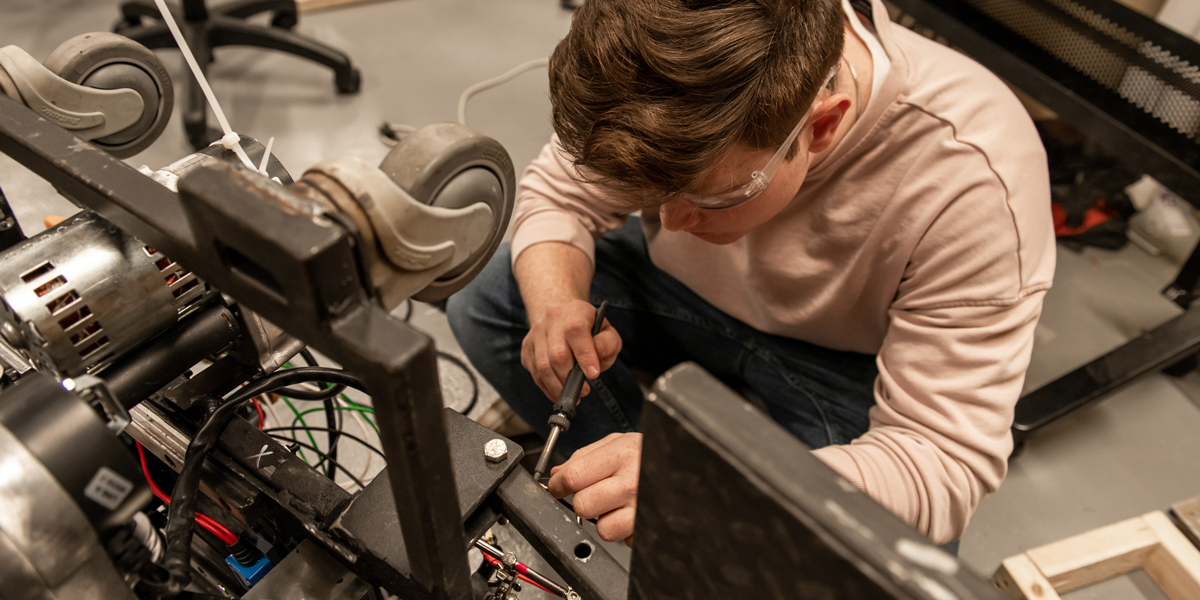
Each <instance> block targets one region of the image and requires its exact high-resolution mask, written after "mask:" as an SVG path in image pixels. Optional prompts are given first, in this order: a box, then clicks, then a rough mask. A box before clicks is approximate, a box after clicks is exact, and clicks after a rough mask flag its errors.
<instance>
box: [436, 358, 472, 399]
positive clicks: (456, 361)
mask: <svg viewBox="0 0 1200 600" xmlns="http://www.w3.org/2000/svg"><path fill="white" fill-rule="evenodd" d="M437 355H438V358H444V359H446V360H448V361H450V363H451V364H453V365H454V366H456V367H458V368H460V369H462V370H463V373H466V374H467V380H468V381H470V382H471V401H470V402H467V407H466V408H464V409H462V410H459V409H457V408H455V409H454V410H456V411H457V412H458V414H460V415H465V414H467V413H469V412H471V409H472V408H475V403H476V402H478V401H479V380H477V379H475V373H472V372H471V367H468V366H467V363H465V362H463V360H462V359H461V358H459V357H457V356H454V355H453V354H448V353H446V352H442V351H441V350H438V353H437Z"/></svg>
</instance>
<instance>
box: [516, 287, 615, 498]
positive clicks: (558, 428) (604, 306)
mask: <svg viewBox="0 0 1200 600" xmlns="http://www.w3.org/2000/svg"><path fill="white" fill-rule="evenodd" d="M606 312H608V300H605V301H603V302H601V303H600V308H597V309H596V320H595V322H593V323H592V337H596V335H597V334H598V333H600V328H601V327H603V326H604V313H606ZM583 381H584V377H583V368H582V367H580V366H579V363H578V362H576V363H575V366H574V367H571V372H570V373H567V381H566V382H565V383H563V389H562V393H560V394H559V395H558V402H556V403H555V404H554V412H553V413H551V414H550V437H548V438H546V448H545V449H543V450H542V456H541V457H540V458H538V462H537V468H535V469H534V470H533V479H534V481H538V482H540V481H541V480H542V473H544V472H545V471H546V465H547V463H549V462H550V454H552V453H553V452H554V445H555V444H557V443H558V436H560V435H562V433H563V432H564V431H566V430H568V429H570V428H571V419H574V418H575V405H576V404H579V394H580V393H581V392H582V391H583Z"/></svg>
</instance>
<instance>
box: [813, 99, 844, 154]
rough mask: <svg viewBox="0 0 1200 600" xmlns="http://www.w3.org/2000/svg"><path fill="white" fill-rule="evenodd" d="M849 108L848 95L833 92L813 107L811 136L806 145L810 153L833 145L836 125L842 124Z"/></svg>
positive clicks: (815, 152) (822, 150)
mask: <svg viewBox="0 0 1200 600" xmlns="http://www.w3.org/2000/svg"><path fill="white" fill-rule="evenodd" d="M849 110H850V97H849V96H847V95H845V94H835V95H834V96H832V97H830V98H828V99H826V100H825V101H823V102H821V103H820V104H819V105H817V106H814V107H813V115H812V120H813V121H812V128H813V138H812V143H810V144H809V145H808V151H809V152H810V153H812V154H817V153H820V152H824V151H825V150H828V149H829V147H830V146H831V145H833V141H834V138H835V137H836V136H837V130H838V125H841V124H842V119H843V118H844V117H845V116H846V112H847V111H849Z"/></svg>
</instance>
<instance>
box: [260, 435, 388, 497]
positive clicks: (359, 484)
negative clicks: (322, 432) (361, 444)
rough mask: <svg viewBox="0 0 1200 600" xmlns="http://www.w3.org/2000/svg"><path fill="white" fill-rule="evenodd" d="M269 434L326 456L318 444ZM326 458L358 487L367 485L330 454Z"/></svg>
mask: <svg viewBox="0 0 1200 600" xmlns="http://www.w3.org/2000/svg"><path fill="white" fill-rule="evenodd" d="M267 435H269V436H271V437H273V438H275V439H277V440H284V441H287V442H291V443H293V444H299V445H300V447H302V448H308V449H309V450H312V451H313V452H316V453H317V454H320V455H321V456H325V453H324V452H321V450H320V449H319V448H317V447H316V446H311V445H309V444H305V443H304V442H301V441H298V440H294V439H292V438H290V437H287V436H285V435H275V434H273V433H268V434H267ZM325 460H328V461H329V464H331V465H333V466H335V467H337V468H339V469H341V470H342V472H343V473H345V474H346V477H349V478H350V481H353V482H354V483H355V484H356V485H358V487H360V488H365V487H367V486H366V484H364V483H363V482H362V481H361V480H359V478H357V477H355V476H354V473H351V472H350V470H349V469H347V468H346V467H343V466H342V464H341V463H339V462H337V461H336V460H332V459H330V458H329V457H328V456H326V457H325Z"/></svg>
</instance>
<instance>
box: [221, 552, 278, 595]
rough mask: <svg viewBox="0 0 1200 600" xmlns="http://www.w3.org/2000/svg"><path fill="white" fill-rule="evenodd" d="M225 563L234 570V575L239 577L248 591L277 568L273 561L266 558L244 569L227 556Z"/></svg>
mask: <svg viewBox="0 0 1200 600" xmlns="http://www.w3.org/2000/svg"><path fill="white" fill-rule="evenodd" d="M225 562H226V563H228V564H229V566H230V568H232V569H233V573H234V575H237V578H238V580H239V581H241V582H242V585H244V586H246V589H250V588H251V587H252V586H253V585H254V584H256V583H258V582H259V580H261V579H262V578H263V577H265V576H266V574H267V573H270V572H271V568H272V567H274V566H275V565H274V564H272V563H271V560H270V559H269V558H267V557H265V556H264V557H262V558H260V559H258V562H256V563H254V564H252V565H250V566H249V567H243V566H242V565H240V564H238V561H237V560H236V559H234V558H233V557H232V556H226V557H225Z"/></svg>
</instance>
